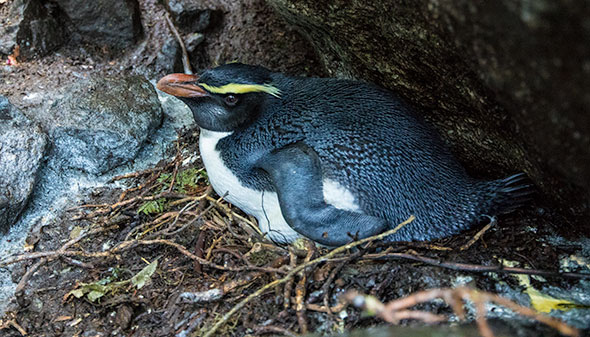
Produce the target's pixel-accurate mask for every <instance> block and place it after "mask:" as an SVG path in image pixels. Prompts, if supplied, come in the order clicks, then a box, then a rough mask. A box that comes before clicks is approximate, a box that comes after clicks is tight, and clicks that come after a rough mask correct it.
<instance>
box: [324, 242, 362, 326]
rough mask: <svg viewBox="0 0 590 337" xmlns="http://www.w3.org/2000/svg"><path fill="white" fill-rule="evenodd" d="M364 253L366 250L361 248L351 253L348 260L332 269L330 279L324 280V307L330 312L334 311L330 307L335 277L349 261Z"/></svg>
mask: <svg viewBox="0 0 590 337" xmlns="http://www.w3.org/2000/svg"><path fill="white" fill-rule="evenodd" d="M363 253H364V250H359V251H358V252H355V253H354V254H352V255H350V256H349V257H348V258H347V259H346V260H344V261H342V262H340V263H339V264H338V265H337V266H336V267H335V268H334V269H332V271H331V272H330V275H329V276H328V279H327V280H326V282H324V285H323V286H322V292H323V293H324V300H323V301H324V307H325V308H326V309H327V312H328V314H330V315H332V314H333V312H332V311H331V307H330V285H331V284H332V282H334V279H335V278H336V275H338V273H339V272H340V270H342V268H344V266H345V265H346V264H348V263H350V261H352V260H354V259H356V258H358V257H359V256H361V255H362V254H363Z"/></svg>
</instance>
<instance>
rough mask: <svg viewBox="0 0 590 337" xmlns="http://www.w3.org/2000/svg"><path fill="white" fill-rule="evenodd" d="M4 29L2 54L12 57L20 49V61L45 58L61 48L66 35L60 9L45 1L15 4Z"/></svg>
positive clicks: (1, 31) (0, 43)
mask: <svg viewBox="0 0 590 337" xmlns="http://www.w3.org/2000/svg"><path fill="white" fill-rule="evenodd" d="M3 21H5V22H2V25H0V52H1V53H2V54H11V53H12V52H13V49H14V47H15V45H17V44H18V45H19V46H20V57H21V58H23V59H30V58H33V57H37V56H44V55H47V54H48V53H50V52H51V51H53V50H55V49H57V48H59V47H60V46H61V45H62V44H63V43H64V41H65V37H66V35H67V34H66V31H65V30H64V28H63V24H62V23H61V20H60V15H59V11H58V9H57V7H56V6H55V5H54V4H53V3H50V2H43V1H41V0H15V1H14V2H13V3H12V7H11V8H10V10H9V14H8V17H7V18H4V19H3Z"/></svg>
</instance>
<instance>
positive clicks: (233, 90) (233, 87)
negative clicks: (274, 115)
mask: <svg viewBox="0 0 590 337" xmlns="http://www.w3.org/2000/svg"><path fill="white" fill-rule="evenodd" d="M199 85H200V86H201V87H203V88H204V89H205V90H207V91H209V92H211V93H214V94H245V93H248V92H265V93H267V94H269V95H272V96H274V97H276V98H281V91H280V90H279V88H277V87H275V86H273V85H270V84H240V83H229V84H226V85H222V86H221V87H214V86H211V85H208V84H206V83H199Z"/></svg>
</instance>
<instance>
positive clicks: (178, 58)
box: [156, 38, 184, 73]
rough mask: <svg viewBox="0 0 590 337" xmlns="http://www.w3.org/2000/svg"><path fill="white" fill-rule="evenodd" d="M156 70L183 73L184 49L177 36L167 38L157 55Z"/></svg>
mask: <svg viewBox="0 0 590 337" xmlns="http://www.w3.org/2000/svg"><path fill="white" fill-rule="evenodd" d="M156 71H158V72H160V73H173V72H175V73H182V72H184V70H183V66H182V51H181V49H180V44H179V43H178V41H176V39H175V38H169V39H168V40H166V42H165V43H164V45H163V46H162V49H161V50H160V51H159V52H158V55H157V56H156Z"/></svg>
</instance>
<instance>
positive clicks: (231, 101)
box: [224, 94, 238, 106]
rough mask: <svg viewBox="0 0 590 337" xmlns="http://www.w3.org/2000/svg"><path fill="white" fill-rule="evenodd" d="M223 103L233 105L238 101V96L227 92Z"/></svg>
mask: <svg viewBox="0 0 590 337" xmlns="http://www.w3.org/2000/svg"><path fill="white" fill-rule="evenodd" d="M224 100H225V104H227V105H229V106H234V105H236V104H237V103H238V97H237V96H236V95H232V94H229V95H227V96H225V98H224Z"/></svg>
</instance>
